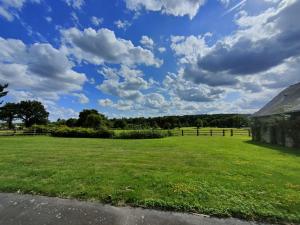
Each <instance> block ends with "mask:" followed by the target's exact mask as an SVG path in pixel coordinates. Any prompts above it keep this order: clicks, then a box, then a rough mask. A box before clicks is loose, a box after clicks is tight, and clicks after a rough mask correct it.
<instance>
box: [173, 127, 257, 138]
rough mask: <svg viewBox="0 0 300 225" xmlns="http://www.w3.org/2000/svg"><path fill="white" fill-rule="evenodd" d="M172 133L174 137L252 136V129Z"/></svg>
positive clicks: (200, 130)
mask: <svg viewBox="0 0 300 225" xmlns="http://www.w3.org/2000/svg"><path fill="white" fill-rule="evenodd" d="M171 132H172V134H173V135H174V136H249V137H251V136H252V132H251V129H203V130H202V129H186V130H183V129H178V130H171Z"/></svg>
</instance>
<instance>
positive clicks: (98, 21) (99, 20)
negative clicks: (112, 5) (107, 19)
mask: <svg viewBox="0 0 300 225" xmlns="http://www.w3.org/2000/svg"><path fill="white" fill-rule="evenodd" d="M103 21H104V19H103V18H99V17H96V16H92V17H91V22H92V23H93V24H94V26H100V25H101V24H102V23H103Z"/></svg>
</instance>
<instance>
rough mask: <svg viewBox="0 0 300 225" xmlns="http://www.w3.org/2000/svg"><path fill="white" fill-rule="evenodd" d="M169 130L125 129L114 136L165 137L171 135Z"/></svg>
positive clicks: (126, 137) (125, 137) (121, 137)
mask: <svg viewBox="0 0 300 225" xmlns="http://www.w3.org/2000/svg"><path fill="white" fill-rule="evenodd" d="M171 135H172V134H171V132H169V131H157V130H143V131H126V132H121V133H119V134H118V135H117V136H116V138H118V139H154V138H165V137H168V136H171Z"/></svg>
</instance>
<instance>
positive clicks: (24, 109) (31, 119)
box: [18, 101, 49, 127]
mask: <svg viewBox="0 0 300 225" xmlns="http://www.w3.org/2000/svg"><path fill="white" fill-rule="evenodd" d="M48 116H49V113H48V112H47V111H46V109H45V107H44V106H43V104H42V103H41V102H38V101H21V102H20V103H19V104H18V118H20V119H21V120H22V121H23V122H24V125H25V127H31V126H32V125H33V124H38V125H41V124H47V122H48Z"/></svg>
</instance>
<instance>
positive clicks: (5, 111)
mask: <svg viewBox="0 0 300 225" xmlns="http://www.w3.org/2000/svg"><path fill="white" fill-rule="evenodd" d="M17 114H18V104H15V103H6V104H5V105H4V106H3V107H1V108H0V120H3V121H6V123H7V125H8V129H13V128H14V126H13V120H14V119H15V118H16V117H17Z"/></svg>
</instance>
